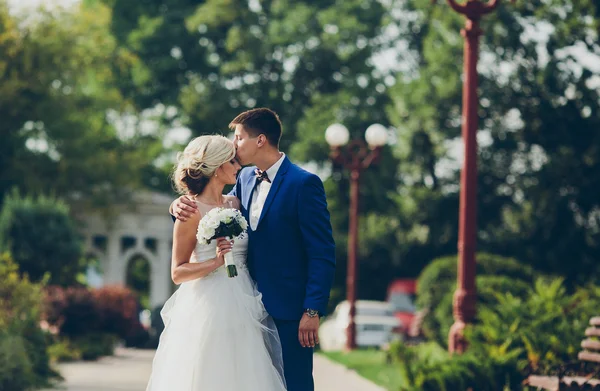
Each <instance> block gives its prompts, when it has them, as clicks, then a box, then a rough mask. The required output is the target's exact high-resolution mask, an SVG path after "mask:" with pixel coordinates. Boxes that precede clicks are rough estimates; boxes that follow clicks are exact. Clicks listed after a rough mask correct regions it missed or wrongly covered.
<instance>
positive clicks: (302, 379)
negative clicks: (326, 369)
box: [274, 319, 315, 391]
mask: <svg viewBox="0 0 600 391" xmlns="http://www.w3.org/2000/svg"><path fill="white" fill-rule="evenodd" d="M274 320H275V325H276V326H277V331H278V332H279V339H280V340H281V348H282V350H283V371H284V373H285V382H286V384H287V391H314V389H315V384H314V381H313V348H303V347H302V345H300V341H299V340H298V329H299V328H300V321H299V320H278V319H274Z"/></svg>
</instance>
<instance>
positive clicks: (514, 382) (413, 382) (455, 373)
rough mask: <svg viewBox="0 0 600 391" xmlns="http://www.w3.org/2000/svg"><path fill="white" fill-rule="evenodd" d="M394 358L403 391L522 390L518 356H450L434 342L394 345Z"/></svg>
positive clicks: (471, 354) (392, 352)
mask: <svg viewBox="0 0 600 391" xmlns="http://www.w3.org/2000/svg"><path fill="white" fill-rule="evenodd" d="M391 354H392V357H393V359H394V362H395V363H396V365H398V367H399V370H400V372H401V373H402V376H403V382H402V384H403V385H402V387H401V388H400V389H401V390H402V391H417V390H419V391H453V390H467V389H473V390H481V391H504V390H506V389H509V390H519V389H521V387H520V384H521V382H522V376H521V374H520V372H519V371H517V370H516V365H515V354H514V353H512V354H506V355H504V356H498V357H494V356H480V355H476V354H473V353H471V352H469V353H466V354H462V355H450V354H449V353H448V352H446V351H445V350H444V349H443V348H442V347H440V346H439V345H437V344H435V343H427V344H421V345H417V346H405V345H403V344H402V343H396V344H394V345H393V346H392V351H391Z"/></svg>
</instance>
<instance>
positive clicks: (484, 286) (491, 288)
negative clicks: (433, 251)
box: [417, 253, 534, 346]
mask: <svg viewBox="0 0 600 391" xmlns="http://www.w3.org/2000/svg"><path fill="white" fill-rule="evenodd" d="M457 261H458V258H457V256H449V257H443V258H438V259H436V260H434V261H433V262H432V263H431V264H429V266H427V267H426V268H425V269H424V270H423V272H422V273H421V276H420V277H419V280H418V284H417V306H418V307H419V308H421V309H426V310H427V313H426V315H425V317H424V319H423V333H424V334H425V336H426V337H427V338H429V339H432V340H434V341H436V342H437V343H439V344H441V345H442V346H447V343H448V341H447V338H448V332H449V331H450V326H451V325H452V323H453V322H454V320H453V317H452V301H453V295H454V291H455V290H456V269H457ZM533 278H534V273H533V270H532V269H531V267H529V266H527V265H523V264H521V263H519V262H518V261H516V260H515V259H513V258H505V257H501V256H498V255H492V254H486V253H481V254H477V274H476V283H477V302H478V305H481V304H484V303H494V302H495V301H496V298H495V295H496V294H498V293H505V292H511V293H512V294H513V295H517V296H520V297H522V296H523V295H524V294H525V293H526V292H527V290H528V289H529V287H531V285H532V284H533Z"/></svg>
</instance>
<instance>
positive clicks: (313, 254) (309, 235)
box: [298, 175, 335, 314]
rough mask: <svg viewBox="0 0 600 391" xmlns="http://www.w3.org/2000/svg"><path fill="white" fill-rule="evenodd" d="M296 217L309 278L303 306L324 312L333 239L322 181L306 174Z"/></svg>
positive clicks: (331, 271) (332, 264) (331, 272)
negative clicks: (305, 255) (304, 249)
mask: <svg viewBox="0 0 600 391" xmlns="http://www.w3.org/2000/svg"><path fill="white" fill-rule="evenodd" d="M298 203H299V208H298V218H299V222H300V231H301V235H302V240H303V242H304V246H305V248H306V254H307V256H308V282H307V284H306V296H305V299H304V308H310V309H315V310H318V311H319V312H320V313H322V314H324V313H325V310H326V309H327V302H328V301H329V292H330V290H331V285H332V284H333V277H334V273H335V243H334V241H333V233H332V229H331V222H330V220H329V211H328V210H327V200H326V198H325V189H324V188H323V183H322V182H321V179H319V177H318V176H316V175H310V176H308V177H307V179H306V180H305V182H304V183H303V185H302V188H301V190H300V194H299V200H298Z"/></svg>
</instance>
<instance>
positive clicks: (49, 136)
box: [0, 2, 160, 205]
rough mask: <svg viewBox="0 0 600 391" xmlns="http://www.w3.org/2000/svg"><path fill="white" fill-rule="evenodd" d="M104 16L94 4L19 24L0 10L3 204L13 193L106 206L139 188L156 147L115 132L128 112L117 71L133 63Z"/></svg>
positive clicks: (55, 11)
mask: <svg viewBox="0 0 600 391" xmlns="http://www.w3.org/2000/svg"><path fill="white" fill-rule="evenodd" d="M111 17H112V15H111V10H110V9H108V8H107V7H105V6H101V5H99V4H98V5H90V6H81V7H76V8H73V9H72V10H61V9H58V8H57V9H52V10H51V11H44V10H40V11H38V12H37V13H36V14H35V16H32V17H31V19H30V20H29V21H28V22H27V23H26V22H24V21H23V20H22V18H21V17H19V16H15V15H13V14H11V13H9V11H8V8H7V5H6V2H1V3H0V118H2V122H1V123H0V137H2V140H3V142H2V144H1V145H0V178H1V181H0V197H1V196H3V194H5V193H6V192H7V191H8V189H10V188H12V187H15V186H16V187H18V188H19V189H21V190H23V191H25V192H29V193H36V194H40V193H46V194H47V193H49V192H53V193H55V194H58V195H61V196H64V197H66V198H69V199H78V200H83V201H85V203H86V204H87V205H90V204H94V205H99V204H100V205H110V204H112V203H114V200H115V199H122V198H123V195H124V194H126V193H127V192H130V191H131V190H134V189H136V188H137V187H139V186H140V185H141V183H142V175H141V174H140V172H141V171H142V170H143V169H144V168H145V167H148V166H149V165H150V162H151V161H152V159H153V158H154V157H155V156H156V155H157V153H158V151H157V148H156V145H157V144H156V140H155V138H154V137H149V136H145V135H143V134H140V132H134V133H133V136H129V135H128V134H127V131H128V129H124V127H123V126H120V127H119V126H117V125H118V124H117V122H118V121H117V120H119V119H121V118H122V117H123V116H124V115H125V114H127V113H128V112H130V111H131V109H130V108H129V107H130V106H129V105H128V103H127V101H126V100H125V99H124V98H123V96H122V95H121V93H120V91H119V90H118V89H117V88H116V83H117V80H118V75H119V73H117V71H116V70H121V72H123V71H124V70H127V69H129V68H135V66H136V64H137V63H138V62H137V60H136V58H135V57H134V56H132V55H131V54H130V53H128V52H127V51H126V50H123V49H121V48H119V47H118V46H117V42H116V40H115V39H114V38H113V36H112V35H111V33H110V30H109V24H110V22H111ZM158 145H159V146H160V144H158Z"/></svg>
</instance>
